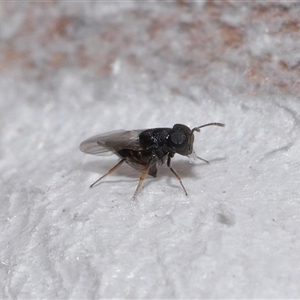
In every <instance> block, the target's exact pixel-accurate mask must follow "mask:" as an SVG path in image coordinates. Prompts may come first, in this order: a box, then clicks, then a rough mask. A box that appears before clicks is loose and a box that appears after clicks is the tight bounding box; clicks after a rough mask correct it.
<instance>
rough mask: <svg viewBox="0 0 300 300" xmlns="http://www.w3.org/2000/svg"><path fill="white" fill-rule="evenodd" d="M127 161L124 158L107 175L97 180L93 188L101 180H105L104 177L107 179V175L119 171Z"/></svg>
mask: <svg viewBox="0 0 300 300" xmlns="http://www.w3.org/2000/svg"><path fill="white" fill-rule="evenodd" d="M124 161H126V158H122V159H121V160H120V161H119V162H118V163H117V164H116V165H115V166H114V167H113V168H111V169H110V170H109V171H108V172H107V173H105V174H104V175H103V176H101V177H100V178H99V179H97V180H96V181H95V182H94V183H93V184H92V185H91V188H92V187H94V186H95V185H96V184H97V183H98V182H99V181H100V180H101V179H103V178H104V177H106V176H107V175H110V174H112V173H113V172H115V171H116V170H117V169H119V168H120V167H121V165H122V164H123V162H124Z"/></svg>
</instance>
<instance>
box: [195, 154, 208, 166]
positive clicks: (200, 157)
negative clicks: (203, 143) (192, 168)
mask: <svg viewBox="0 0 300 300" xmlns="http://www.w3.org/2000/svg"><path fill="white" fill-rule="evenodd" d="M196 156H197V158H198V159H200V160H202V161H204V162H206V163H207V164H209V161H208V160H206V159H204V158H201V157H200V156H198V155H196Z"/></svg>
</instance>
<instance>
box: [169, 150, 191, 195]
mask: <svg viewBox="0 0 300 300" xmlns="http://www.w3.org/2000/svg"><path fill="white" fill-rule="evenodd" d="M167 166H168V167H169V168H170V170H171V171H172V173H173V174H174V175H175V176H176V178H177V179H178V181H179V182H180V184H181V187H182V188H183V190H184V193H185V195H186V196H187V195H188V193H187V191H186V189H185V187H184V185H183V183H182V181H181V178H180V176H179V174H178V173H177V172H176V171H175V170H174V169H173V168H172V167H171V157H170V156H168V162H167Z"/></svg>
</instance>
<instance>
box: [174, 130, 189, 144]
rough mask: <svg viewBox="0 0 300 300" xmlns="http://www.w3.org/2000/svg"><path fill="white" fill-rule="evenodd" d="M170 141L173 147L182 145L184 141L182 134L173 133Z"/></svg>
mask: <svg viewBox="0 0 300 300" xmlns="http://www.w3.org/2000/svg"><path fill="white" fill-rule="evenodd" d="M170 138H171V141H172V143H173V144H174V145H182V144H183V143H184V141H185V140H186V137H185V135H184V134H183V133H182V132H179V131H177V132H174V133H173V134H171V137H170Z"/></svg>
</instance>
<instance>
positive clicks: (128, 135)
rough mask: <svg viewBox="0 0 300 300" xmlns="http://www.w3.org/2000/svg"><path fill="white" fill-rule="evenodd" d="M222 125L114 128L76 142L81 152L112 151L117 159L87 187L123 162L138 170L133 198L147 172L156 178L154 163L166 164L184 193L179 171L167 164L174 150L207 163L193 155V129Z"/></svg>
mask: <svg viewBox="0 0 300 300" xmlns="http://www.w3.org/2000/svg"><path fill="white" fill-rule="evenodd" d="M212 125H214V126H222V127H223V126H225V125H224V124H222V123H209V124H205V125H202V126H198V127H195V128H193V129H190V128H189V127H187V126H186V125H183V124H175V125H174V126H173V128H152V129H146V130H131V131H126V130H117V131H112V132H107V133H103V134H99V135H96V136H94V137H91V138H89V139H87V140H85V141H84V142H82V143H81V144H80V150H81V151H82V152H84V153H88V154H94V155H104V154H107V153H109V152H110V153H114V154H116V155H117V156H119V157H120V161H119V162H118V163H117V164H116V165H115V166H114V167H113V168H111V169H110V170H109V171H108V172H107V173H105V174H104V175H103V176H101V177H100V178H99V179H98V180H97V181H95V182H94V183H93V184H92V185H91V187H93V186H95V185H96V184H97V183H99V181H100V180H102V179H103V178H104V177H106V176H107V175H110V174H112V173H113V172H115V171H116V170H117V169H118V168H119V167H120V166H121V165H122V164H123V163H124V162H126V163H127V164H128V165H130V166H131V167H133V168H135V169H137V170H138V171H140V172H141V176H140V179H139V183H138V185H137V187H136V190H135V193H134V196H133V197H134V198H135V197H136V196H137V194H138V193H139V191H140V189H141V187H142V184H143V181H144V179H145V177H146V176H147V174H149V175H151V176H153V177H156V175H157V164H158V165H163V164H164V163H165V162H167V166H168V167H169V168H170V170H171V172H172V173H173V174H174V175H175V176H176V178H177V179H178V181H179V183H180V185H181V187H182V188H183V190H184V193H185V194H186V195H187V191H186V189H185V187H184V185H183V183H182V181H181V178H180V176H179V174H178V173H177V172H176V171H175V169H174V168H173V167H172V166H171V159H172V158H173V157H174V155H175V154H176V153H178V154H180V155H184V156H191V157H197V158H198V159H201V160H203V161H205V162H206V163H208V161H207V160H205V159H203V158H201V157H199V156H197V155H196V154H195V152H194V150H193V144H194V131H198V132H199V131H200V128H203V127H206V126H212Z"/></svg>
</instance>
